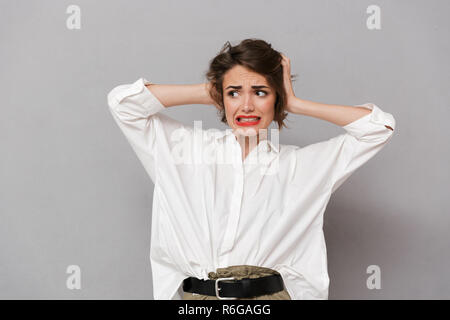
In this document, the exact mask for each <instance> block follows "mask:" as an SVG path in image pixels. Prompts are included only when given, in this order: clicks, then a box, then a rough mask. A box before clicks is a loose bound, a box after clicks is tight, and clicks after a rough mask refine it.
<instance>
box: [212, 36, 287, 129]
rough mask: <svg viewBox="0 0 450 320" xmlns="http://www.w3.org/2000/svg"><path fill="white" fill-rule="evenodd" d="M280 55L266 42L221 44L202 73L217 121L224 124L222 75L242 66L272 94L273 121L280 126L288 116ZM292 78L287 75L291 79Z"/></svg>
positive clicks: (279, 127)
mask: <svg viewBox="0 0 450 320" xmlns="http://www.w3.org/2000/svg"><path fill="white" fill-rule="evenodd" d="M282 58H283V57H282V56H281V54H280V52H278V51H276V50H274V49H272V46H271V44H270V43H267V42H266V41H264V40H260V39H253V38H251V39H245V40H242V41H241V42H240V43H239V44H238V45H236V46H232V45H231V44H230V42H229V41H227V42H225V44H224V45H223V47H222V49H221V50H220V52H219V53H218V54H217V56H216V57H214V58H213V59H212V60H211V62H210V64H209V70H208V71H207V72H206V78H207V79H208V81H209V82H210V91H209V94H210V96H211V98H212V99H213V100H214V102H215V103H216V104H217V105H218V106H220V109H219V111H218V113H219V116H221V118H222V119H221V121H222V122H224V123H227V120H226V115H225V106H224V103H223V88H222V85H223V78H224V75H225V73H226V72H227V71H228V70H230V69H231V68H233V67H234V66H235V65H241V66H244V67H246V68H248V69H250V70H252V71H254V72H257V73H259V74H261V75H263V76H264V77H265V78H266V80H267V82H268V83H269V86H271V87H272V88H273V89H274V90H275V92H276V100H275V110H274V118H273V121H276V122H277V123H278V129H279V130H281V129H282V127H283V126H285V127H286V128H287V127H288V126H287V125H286V124H285V123H284V119H285V118H286V117H287V115H288V113H287V112H286V111H285V109H286V92H285V89H284V81H283V66H282V65H281V61H282ZM293 77H294V76H291V78H293Z"/></svg>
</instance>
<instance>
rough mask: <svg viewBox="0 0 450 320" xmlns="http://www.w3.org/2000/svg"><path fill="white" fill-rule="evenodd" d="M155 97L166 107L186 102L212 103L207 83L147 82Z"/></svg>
mask: <svg viewBox="0 0 450 320" xmlns="http://www.w3.org/2000/svg"><path fill="white" fill-rule="evenodd" d="M146 87H147V89H148V90H150V91H151V92H152V93H153V94H154V95H155V96H156V98H158V100H159V101H161V103H162V104H163V105H164V106H165V107H166V108H168V107H172V106H179V105H186V104H212V102H211V98H210V96H209V93H208V90H207V83H199V84H187V85H180V84H153V83H152V84H147V85H146Z"/></svg>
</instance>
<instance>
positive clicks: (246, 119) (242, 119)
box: [238, 118, 258, 122]
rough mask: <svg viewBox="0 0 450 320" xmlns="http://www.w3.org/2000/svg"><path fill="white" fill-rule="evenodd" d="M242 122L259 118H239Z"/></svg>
mask: <svg viewBox="0 0 450 320" xmlns="http://www.w3.org/2000/svg"><path fill="white" fill-rule="evenodd" d="M238 119H239V120H240V121H241V122H254V121H258V118H238Z"/></svg>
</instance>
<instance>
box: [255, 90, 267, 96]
mask: <svg viewBox="0 0 450 320" xmlns="http://www.w3.org/2000/svg"><path fill="white" fill-rule="evenodd" d="M256 92H262V93H264V96H265V95H267V92H265V91H263V90H258V91H256ZM264 96H261V97H264Z"/></svg>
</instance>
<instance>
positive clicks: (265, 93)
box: [228, 90, 267, 97]
mask: <svg viewBox="0 0 450 320" xmlns="http://www.w3.org/2000/svg"><path fill="white" fill-rule="evenodd" d="M255 92H262V93H264V95H259V96H260V97H264V96H265V95H267V92H266V91H264V90H256V91H255ZM233 93H237V91H229V92H228V95H229V96H232V97H235V96H233Z"/></svg>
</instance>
